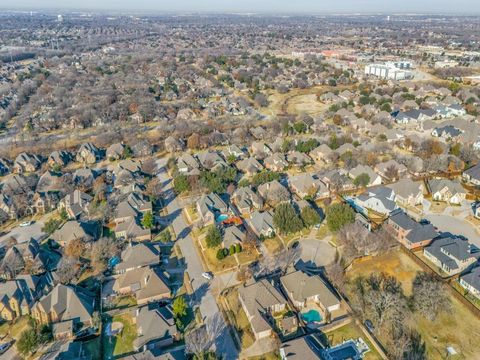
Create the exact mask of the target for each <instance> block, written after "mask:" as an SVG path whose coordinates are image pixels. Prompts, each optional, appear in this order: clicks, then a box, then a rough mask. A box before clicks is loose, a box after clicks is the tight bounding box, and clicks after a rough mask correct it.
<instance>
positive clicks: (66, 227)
mask: <svg viewBox="0 0 480 360" xmlns="http://www.w3.org/2000/svg"><path fill="white" fill-rule="evenodd" d="M100 232H101V226H100V224H99V223H98V222H96V221H78V220H69V221H67V222H66V223H65V224H63V225H62V227H61V228H59V229H57V230H55V232H54V233H53V234H52V236H51V237H52V239H53V240H55V241H56V242H57V243H58V244H59V245H60V246H62V247H65V246H67V244H68V243H69V242H70V241H73V240H80V241H82V242H84V243H90V242H92V241H95V240H97V239H98V238H99V236H100Z"/></svg>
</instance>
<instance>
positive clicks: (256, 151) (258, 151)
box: [251, 141, 272, 159]
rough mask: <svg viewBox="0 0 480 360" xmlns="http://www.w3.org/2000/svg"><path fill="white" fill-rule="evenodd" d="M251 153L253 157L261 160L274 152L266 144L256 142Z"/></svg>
mask: <svg viewBox="0 0 480 360" xmlns="http://www.w3.org/2000/svg"><path fill="white" fill-rule="evenodd" d="M251 152H252V155H253V156H255V157H256V158H257V159H259V158H260V159H261V158H264V157H266V156H267V155H269V154H271V153H272V150H271V149H270V147H269V146H268V145H266V144H265V143H263V142H261V141H254V142H253V143H252V145H251Z"/></svg>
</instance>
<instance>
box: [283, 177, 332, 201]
mask: <svg viewBox="0 0 480 360" xmlns="http://www.w3.org/2000/svg"><path fill="white" fill-rule="evenodd" d="M288 182H289V184H290V188H291V189H292V192H294V193H295V194H297V195H298V196H299V197H300V198H302V199H303V198H305V197H306V196H312V197H313V198H314V199H317V198H325V197H328V196H329V195H330V192H329V190H328V187H327V185H326V184H324V183H323V182H322V181H321V180H319V179H317V178H316V177H314V176H312V175H311V174H309V173H303V174H300V175H295V176H290V177H289V178H288Z"/></svg>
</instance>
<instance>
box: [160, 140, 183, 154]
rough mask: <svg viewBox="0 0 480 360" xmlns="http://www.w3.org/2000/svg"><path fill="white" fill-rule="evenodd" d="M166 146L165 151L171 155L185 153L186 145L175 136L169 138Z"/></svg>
mask: <svg viewBox="0 0 480 360" xmlns="http://www.w3.org/2000/svg"><path fill="white" fill-rule="evenodd" d="M164 144H165V150H167V151H168V152H169V153H173V152H176V151H183V150H184V149H185V143H184V142H183V141H182V140H181V139H176V138H174V137H173V136H169V137H167V138H166V139H165V143H164Z"/></svg>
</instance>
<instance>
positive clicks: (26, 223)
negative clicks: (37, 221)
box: [19, 221, 33, 227]
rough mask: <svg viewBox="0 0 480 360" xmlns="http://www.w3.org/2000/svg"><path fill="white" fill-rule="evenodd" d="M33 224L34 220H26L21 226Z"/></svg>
mask: <svg viewBox="0 0 480 360" xmlns="http://www.w3.org/2000/svg"><path fill="white" fill-rule="evenodd" d="M32 224H33V221H24V222H22V223H21V224H20V225H19V226H20V227H26V226H30V225H32Z"/></svg>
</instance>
